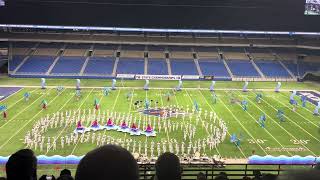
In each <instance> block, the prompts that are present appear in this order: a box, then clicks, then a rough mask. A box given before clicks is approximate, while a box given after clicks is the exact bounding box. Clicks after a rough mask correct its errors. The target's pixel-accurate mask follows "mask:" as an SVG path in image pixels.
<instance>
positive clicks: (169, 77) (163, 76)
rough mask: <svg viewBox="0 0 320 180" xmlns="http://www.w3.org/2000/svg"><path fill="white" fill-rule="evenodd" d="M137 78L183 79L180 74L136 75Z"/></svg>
mask: <svg viewBox="0 0 320 180" xmlns="http://www.w3.org/2000/svg"><path fill="white" fill-rule="evenodd" d="M135 79H148V80H181V76H179V75H138V74H137V75H136V77H135Z"/></svg>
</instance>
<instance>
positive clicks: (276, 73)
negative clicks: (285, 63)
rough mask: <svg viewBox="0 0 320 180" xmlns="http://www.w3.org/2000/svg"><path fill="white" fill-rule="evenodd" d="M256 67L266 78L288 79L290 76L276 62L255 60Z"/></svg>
mask: <svg viewBox="0 0 320 180" xmlns="http://www.w3.org/2000/svg"><path fill="white" fill-rule="evenodd" d="M255 63H256V65H257V66H258V67H259V69H260V70H261V71H262V73H263V74H264V75H265V76H267V77H290V74H289V73H288V71H287V70H286V69H284V68H283V67H282V65H281V64H280V63H279V62H278V61H270V60H257V61H255Z"/></svg>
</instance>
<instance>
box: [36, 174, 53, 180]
mask: <svg viewBox="0 0 320 180" xmlns="http://www.w3.org/2000/svg"><path fill="white" fill-rule="evenodd" d="M39 180H56V178H55V177H54V175H42V176H41V177H40V178H39Z"/></svg>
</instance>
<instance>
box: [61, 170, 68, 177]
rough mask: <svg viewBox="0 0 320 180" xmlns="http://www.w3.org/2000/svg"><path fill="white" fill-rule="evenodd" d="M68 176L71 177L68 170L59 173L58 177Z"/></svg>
mask: <svg viewBox="0 0 320 180" xmlns="http://www.w3.org/2000/svg"><path fill="white" fill-rule="evenodd" d="M64 175H68V176H71V171H70V170H69V169H64V170H62V171H61V172H60V176H64Z"/></svg>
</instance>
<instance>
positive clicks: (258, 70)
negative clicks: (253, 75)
mask: <svg viewBox="0 0 320 180" xmlns="http://www.w3.org/2000/svg"><path fill="white" fill-rule="evenodd" d="M249 58H250V62H251V63H252V65H253V67H254V68H255V69H256V70H257V72H258V73H259V75H260V76H261V77H262V78H266V76H265V75H264V74H263V73H262V71H261V70H260V68H259V67H258V66H257V64H256V63H255V62H254V60H253V59H252V58H251V57H249Z"/></svg>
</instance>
